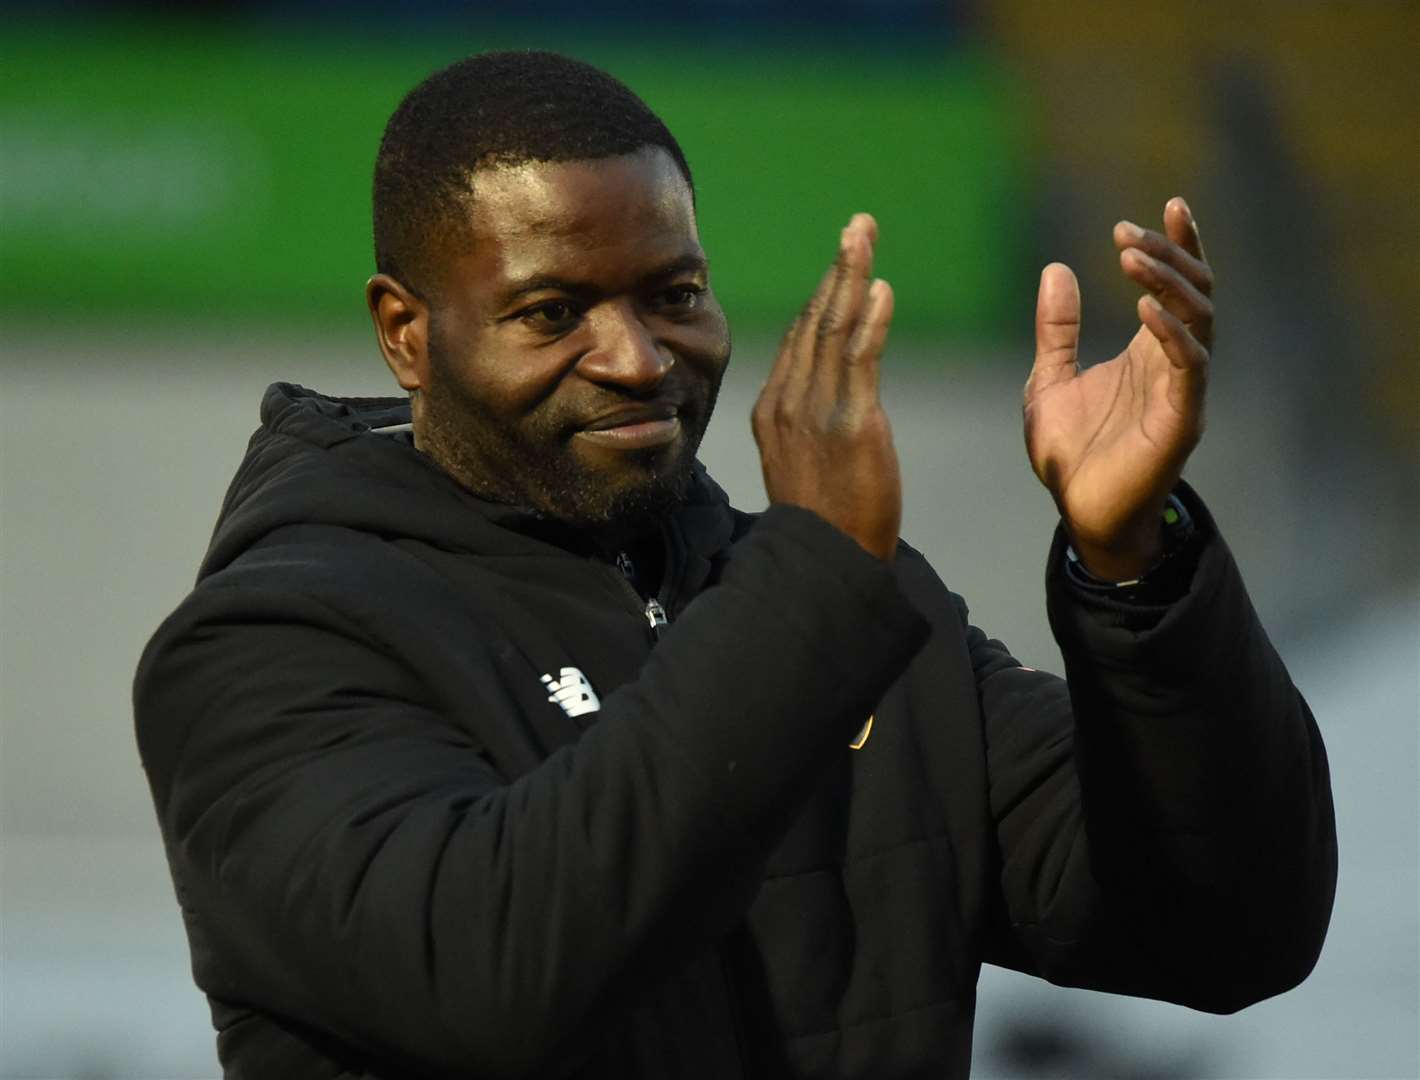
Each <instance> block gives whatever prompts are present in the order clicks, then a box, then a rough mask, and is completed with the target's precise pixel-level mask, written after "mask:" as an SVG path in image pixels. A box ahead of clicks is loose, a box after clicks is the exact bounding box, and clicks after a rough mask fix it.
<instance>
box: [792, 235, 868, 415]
mask: <svg viewBox="0 0 1420 1080" xmlns="http://www.w3.org/2000/svg"><path fill="white" fill-rule="evenodd" d="M856 244H857V230H856V229H855V228H854V223H853V221H850V222H849V223H848V225H847V226H845V227H844V229H843V231H842V232H841V233H840V234H839V237H838V254H837V255H835V256H834V260H833V263H832V265H830V266H829V268H828V269H827V270H826V271H825V272H824V275H823V277H822V279H820V281H819V285H818V288H817V289H816V290H814V294H813V296H812V297H810V298H809V302H808V303H807V304H806V305H804V309H803V311H802V312H800V314H799V318H798V320H797V325H798V329H797V332H796V335H795V340H794V342H793V343H792V347H791V349H790V352H789V355H788V356H787V357H786V359H787V365H786V369H785V377H784V389H785V392H786V393H788V394H791V395H796V400H797V398H798V397H799V396H802V394H803V393H804V391H805V388H806V386H807V385H808V383H809V381H810V379H811V377H812V375H813V368H814V363H815V358H816V355H817V353H818V350H819V338H820V335H821V334H822V333H823V327H824V322H825V319H832V320H837V319H838V318H840V317H841V316H840V309H841V304H842V301H841V300H838V301H837V303H838V304H839V308H835V307H834V304H835V297H837V296H839V295H840V294H841V291H842V289H843V288H844V283H845V281H847V279H848V278H849V276H850V275H851V273H852V263H853V260H854V258H855V255H856V251H855V247H856Z"/></svg>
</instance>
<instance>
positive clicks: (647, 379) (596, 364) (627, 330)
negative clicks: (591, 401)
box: [577, 302, 675, 394]
mask: <svg viewBox="0 0 1420 1080" xmlns="http://www.w3.org/2000/svg"><path fill="white" fill-rule="evenodd" d="M587 322H588V323H589V324H590V329H591V330H592V333H593V342H592V347H591V348H590V349H588V350H587V352H586V353H584V354H583V356H582V358H581V359H580V360H578V361H577V371H578V373H579V374H580V375H581V376H582V377H583V378H586V379H589V380H591V381H592V382H598V383H603V384H608V385H613V386H619V387H622V388H624V389H626V390H629V391H631V392H633V393H638V394H639V393H649V392H650V391H652V390H654V389H655V388H656V387H657V386H659V385H660V382H661V380H662V379H664V378H665V377H666V372H668V371H669V370H670V369H671V365H672V364H674V363H675V355H674V354H673V353H671V352H670V351H669V350H668V349H666V348H664V347H663V346H662V345H661V344H660V343H659V342H657V340H656V338H655V336H654V335H653V334H652V333H651V331H650V328H649V327H647V326H646V324H645V322H643V321H642V319H641V315H640V312H638V311H637V310H636V308H635V306H634V305H633V304H631V303H629V302H620V303H604V304H599V305H598V306H597V307H596V308H595V309H593V310H592V311H591V312H589V313H588V315H587Z"/></svg>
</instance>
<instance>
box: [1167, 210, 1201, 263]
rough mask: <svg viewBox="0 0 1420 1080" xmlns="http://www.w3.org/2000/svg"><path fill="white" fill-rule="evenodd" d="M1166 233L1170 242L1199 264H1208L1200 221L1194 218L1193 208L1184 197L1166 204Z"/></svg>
mask: <svg viewBox="0 0 1420 1080" xmlns="http://www.w3.org/2000/svg"><path fill="white" fill-rule="evenodd" d="M1164 232H1165V233H1167V234H1168V237H1169V239H1170V240H1172V241H1173V242H1174V243H1176V244H1178V245H1179V246H1180V247H1182V248H1183V250H1184V251H1186V252H1188V253H1189V254H1190V255H1192V256H1193V257H1194V258H1195V259H1197V260H1198V261H1199V262H1201V263H1204V264H1206V263H1207V262H1208V256H1207V255H1205V254H1204V253H1203V237H1202V234H1200V233H1199V231H1198V219H1197V218H1195V217H1194V216H1193V208H1192V207H1191V206H1189V205H1188V203H1187V202H1186V201H1185V200H1184V198H1183V196H1182V195H1175V196H1174V197H1173V198H1172V199H1170V200H1169V201H1168V202H1166V203H1164Z"/></svg>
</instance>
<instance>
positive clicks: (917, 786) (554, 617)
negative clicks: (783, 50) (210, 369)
mask: <svg viewBox="0 0 1420 1080" xmlns="http://www.w3.org/2000/svg"><path fill="white" fill-rule="evenodd" d="M262 415H263V427H262V429H261V430H260V431H258V432H257V434H256V435H255V436H254V438H253V440H252V444H251V447H250V451H249V453H248V455H247V458H246V460H245V461H244V462H243V464H242V467H241V469H240V471H239V472H238V474H237V477H236V479H235V480H234V482H233V484H232V488H231V490H230V492H229V494H228V497H227V500H226V503H225V505H224V507H223V511H222V517H221V520H220V523H219V525H218V527H217V531H216V535H215V537H214V539H213V542H212V547H211V551H210V552H209V554H208V557H207V560H206V562H205V563H204V565H203V568H202V573H201V577H200V581H199V584H198V586H197V588H196V589H195V590H194V591H193V593H192V594H191V595H190V596H189V597H188V599H187V600H185V601H184V602H183V604H182V605H181V607H180V608H179V609H178V610H177V612H176V613H174V615H173V616H172V617H171V618H170V619H168V621H167V622H165V623H164V625H163V626H162V628H161V629H160V630H159V631H158V633H157V634H156V636H155V637H154V639H153V641H152V642H151V644H150V645H149V647H148V650H147V652H146V653H145V654H144V657H143V660H142V664H141V666H140V668H139V672H138V679H137V686H136V692H135V697H136V713H137V727H138V739H139V745H140V748H141V751H142V756H143V762H144V765H145V767H146V769H147V773H148V778H149V780H150V782H151V785H152V789H153V795H154V800H155V803H156V807H157V811H158V817H159V820H160V822H161V826H162V831H163V835H164V837H165V839H166V844H167V851H168V857H169V860H170V863H171V867H172V872H173V878H174V882H175V884H176V887H177V894H178V898H179V902H180V905H181V908H182V912H183V916H184V918H185V920H186V924H187V931H188V936H189V939H190V941H191V945H192V954H193V967H194V972H195V976H196V979H197V982H198V984H199V986H201V988H202V989H203V990H204V991H205V992H206V993H207V995H208V997H209V998H210V1000H211V1002H212V1008H213V1016H214V1021H215V1024H216V1026H217V1028H218V1032H219V1034H218V1047H219V1052H220V1054H221V1057H222V1060H223V1063H224V1065H225V1068H226V1071H227V1075H228V1076H231V1077H251V1078H261V1080H268V1078H273V1077H302V1078H317V1077H333V1076H378V1077H382V1078H387V1080H392V1078H395V1077H514V1076H517V1077H522V1076H537V1077H543V1076H547V1077H554V1076H616V1077H656V1078H661V1077H667V1078H670V1077H676V1078H680V1077H686V1078H693V1077H706V1078H711V1077H713V1078H715V1080H725V1078H732V1077H736V1076H763V1077H785V1076H795V1077H798V1076H802V1077H809V1076H812V1077H865V1078H866V1077H872V1078H897V1077H951V1076H965V1075H966V1073H967V1071H968V1067H969V1062H970V1046H971V1025H972V1013H973V1008H974V987H975V983H976V977H977V973H978V969H979V967H980V965H981V963H982V962H983V961H993V962H997V963H1004V964H1008V965H1011V966H1015V967H1020V968H1023V969H1025V970H1031V971H1037V972H1040V973H1041V974H1043V975H1045V976H1046V977H1048V978H1050V979H1052V980H1055V981H1060V982H1066V983H1074V984H1080V985H1088V986H1094V987H1099V988H1104V989H1109V990H1118V991H1122V992H1127V993H1133V994H1144V995H1148V996H1153V997H1160V998H1165V999H1169V1000H1173V1001H1179V1002H1183V1003H1185V1004H1188V1005H1192V1006H1194V1007H1196V1008H1201V1009H1208V1010H1217V1011H1228V1010H1232V1009H1236V1008H1239V1007H1241V1006H1243V1005H1246V1004H1248V1003H1249V1002H1252V1001H1256V1000H1258V999H1259V998H1262V997H1265V996H1267V995H1270V994H1274V993H1277V992H1279V991H1281V990H1283V989H1286V988H1287V987H1289V986H1291V985H1293V984H1294V983H1295V982H1297V981H1298V980H1299V979H1300V978H1302V977H1303V976H1304V975H1305V973H1306V972H1307V971H1308V970H1309V969H1310V967H1311V965H1312V964H1313V962H1314V961H1315V958H1316V956H1317V953H1318V950H1319V949H1320V946H1321V941H1322V937H1323V935H1324V933H1325V927H1326V923H1327V919H1328V914H1329V911H1330V904H1331V896H1332V889H1333V885H1334V875H1335V835H1334V828H1333V823H1332V814H1331V805H1330V794H1329V788H1328V780H1327V770H1326V761H1325V755H1324V752H1323V750H1322V745H1321V741H1320V738H1319V736H1318V734H1317V731H1316V728H1315V726H1314V724H1313V723H1312V720H1311V717H1310V715H1309V713H1308V711H1307V708H1306V706H1305V704H1304V703H1303V702H1302V700H1301V698H1300V697H1299V696H1298V694H1297V692H1296V690H1295V689H1294V688H1293V686H1292V684H1291V682H1290V681H1289V679H1288V676H1287V674H1286V672H1285V670H1284V669H1283V667H1282V664H1281V662H1280V661H1279V660H1278V658H1277V656H1276V655H1275V653H1274V652H1273V650H1272V648H1271V646H1270V645H1269V644H1268V641H1267V639H1266V637H1265V635H1264V634H1263V632H1262V630H1261V628H1260V627H1259V625H1258V623H1257V620H1256V618H1255V616H1254V615H1253V612H1252V610H1251V608H1250V606H1249V603H1248V600H1247V597H1246V594H1245V593H1244V590H1243V586H1242V583H1241V581H1240V580H1239V578H1238V575H1237V571H1236V569H1235V568H1234V565H1233V562H1232V560H1231V558H1230V556H1229V555H1228V552H1227V550H1226V548H1225V547H1224V546H1223V544H1222V542H1221V540H1219V539H1218V538H1217V537H1216V535H1215V534H1214V533H1213V526H1212V523H1211V521H1210V520H1209V519H1208V517H1207V514H1206V512H1205V511H1204V510H1203V508H1202V507H1201V505H1199V504H1197V502H1196V501H1192V502H1191V506H1192V509H1193V511H1194V513H1195V516H1196V517H1197V518H1198V519H1199V523H1200V528H1201V530H1202V533H1203V537H1204V539H1203V542H1202V543H1201V545H1200V550H1199V551H1198V552H1197V566H1196V568H1195V569H1194V571H1193V574H1192V580H1191V585H1190V586H1189V588H1188V590H1187V593H1186V595H1184V596H1183V597H1182V598H1181V599H1179V600H1177V601H1176V602H1175V603H1173V604H1171V605H1169V606H1168V607H1164V608H1139V607H1134V608H1130V607H1126V606H1123V605H1116V604H1110V603H1109V602H1108V601H1101V600H1090V599H1089V598H1088V597H1086V596H1085V595H1084V594H1083V593H1079V594H1077V592H1076V590H1075V587H1074V586H1072V585H1071V584H1070V583H1069V582H1068V581H1067V580H1065V575H1063V574H1062V573H1061V572H1060V570H1059V565H1060V563H1061V554H1060V544H1059V541H1058V540H1057V544H1056V549H1055V551H1054V552H1053V553H1052V563H1051V565H1052V567H1053V568H1054V569H1052V571H1051V572H1050V574H1049V575H1048V578H1049V580H1048V592H1049V605H1050V612H1051V618H1052V623H1053V626H1054V628H1055V632H1056V635H1057V637H1058V638H1059V639H1060V642H1061V647H1062V649H1063V651H1064V654H1065V657H1066V664H1067V668H1068V675H1069V680H1070V681H1069V690H1068V692H1067V689H1066V685H1065V683H1064V682H1062V681H1060V680H1058V679H1056V678H1055V677H1053V676H1050V675H1046V674H1043V673H1039V672H1035V671H1031V670H1029V669H1027V668H1023V667H1021V666H1020V665H1019V664H1017V662H1016V661H1015V660H1013V659H1012V658H1011V657H1010V656H1009V655H1008V654H1007V652H1006V650H1005V649H1004V647H1002V646H1001V645H1000V643H998V642H995V641H991V640H988V639H987V638H986V637H985V636H984V635H983V634H982V633H981V632H980V631H978V630H976V629H975V628H973V627H971V626H969V625H968V623H967V620H966V609H965V606H964V605H963V604H962V602H961V601H960V599H959V598H957V597H955V596H953V595H952V594H951V593H949V592H948V591H947V590H946V589H945V588H944V587H943V586H942V585H941V584H940V582H939V581H938V580H937V578H936V577H935V575H934V574H933V573H932V571H931V569H930V568H929V567H928V566H927V565H926V563H925V562H924V561H923V560H922V559H921V557H920V556H919V555H917V553H916V552H914V551H912V550H911V549H910V548H907V547H905V546H904V547H903V548H901V550H900V552H899V555H898V557H897V559H896V560H895V562H894V563H893V565H892V566H891V567H890V568H889V567H888V566H886V565H885V564H883V563H880V562H878V561H877V560H875V559H873V558H871V557H869V556H868V555H866V554H865V553H864V552H863V551H862V550H861V549H859V548H858V547H857V545H855V544H854V543H853V542H852V541H851V540H849V539H848V538H847V537H845V536H844V535H842V534H841V533H839V532H837V531H836V530H835V529H833V528H832V527H830V526H829V525H827V524H826V523H825V522H823V521H822V520H820V519H819V518H817V517H816V516H814V515H813V514H810V513H808V512H806V511H802V510H798V509H795V508H786V507H781V508H774V509H771V510H769V511H768V512H767V513H765V514H764V515H762V516H761V517H759V518H757V519H751V518H749V517H746V516H745V515H741V514H738V513H736V512H734V511H732V510H731V509H730V508H729V507H728V505H727V504H726V502H725V500H724V496H723V494H722V493H721V492H720V491H719V490H718V489H717V488H716V487H715V486H714V485H713V484H711V483H710V482H709V481H708V479H706V478H704V477H703V476H701V477H700V478H699V479H698V482H697V487H696V490H695V493H694V496H693V498H692V499H691V501H690V502H689V504H688V505H686V506H685V507H684V508H683V509H682V510H681V511H680V512H679V513H678V514H677V516H676V517H675V518H674V520H673V521H672V522H671V523H670V525H669V527H668V528H667V531H666V536H667V545H668V547H667V551H668V566H669V570H668V573H667V575H666V580H665V584H664V586H663V588H662V590H661V594H660V597H659V600H660V603H661V605H662V606H663V607H664V608H665V609H667V611H668V612H669V616H670V622H669V624H668V625H666V626H664V627H661V628H659V629H653V627H652V626H651V625H650V622H649V621H648V619H647V617H646V612H645V607H646V603H645V599H644V598H642V597H639V596H637V595H636V594H635V591H634V590H633V589H632V588H630V586H629V585H628V582H627V581H626V579H625V578H624V577H623V576H622V574H621V572H620V571H619V570H618V569H617V567H616V566H615V565H614V564H613V563H612V562H611V561H609V560H607V559H606V558H604V557H602V556H601V555H599V554H598V553H596V552H593V551H591V550H588V549H586V548H585V547H584V546H583V545H582V542H581V538H579V537H578V536H576V535H574V534H568V533H566V532H565V531H563V530H561V529H559V528H558V527H556V526H553V525H550V524H549V523H547V522H545V521H542V520H539V519H537V518H533V517H531V516H529V515H526V514H523V513H521V512H518V511H514V510H510V509H507V508H496V507H492V506H490V505H488V504H485V503H482V502H480V501H479V500H477V499H474V498H472V497H471V496H469V495H467V494H466V493H464V492H463V491H461V490H460V489H459V488H458V487H457V486H456V485H455V484H453V483H452V482H451V481H450V480H448V479H447V478H446V477H445V476H444V475H443V474H442V473H441V472H439V471H438V470H437V469H436V468H434V467H433V466H432V465H430V464H429V463H428V462H427V461H426V460H425V459H424V458H423V457H422V455H420V454H418V453H417V452H416V451H414V450H413V448H412V447H411V446H410V445H409V443H408V439H407V437H406V436H400V435H397V434H394V435H392V434H389V433H387V432H380V431H375V430H371V429H379V428H383V427H387V426H390V425H397V424H400V423H403V422H407V420H408V409H407V406H406V405H405V404H404V403H402V402H397V401H336V400H332V399H327V398H322V397H319V396H318V395H314V394H312V393H310V392H308V391H305V390H301V389H299V388H296V387H290V386H280V385H278V386H276V387H273V388H272V389H271V390H270V391H269V392H268V394H267V397H266V399H265V401H264V402H263V406H262ZM1189 498H1190V500H1191V496H1189ZM583 679H584V680H585V683H584V682H583ZM596 706H599V707H596ZM870 716H871V717H872V718H873V719H872V724H871V727H870V728H868V729H867V730H866V736H867V737H866V741H862V739H863V735H864V734H865V730H864V729H865V721H867V720H868V718H869V717H870ZM850 742H861V748H859V749H850V746H849V744H850Z"/></svg>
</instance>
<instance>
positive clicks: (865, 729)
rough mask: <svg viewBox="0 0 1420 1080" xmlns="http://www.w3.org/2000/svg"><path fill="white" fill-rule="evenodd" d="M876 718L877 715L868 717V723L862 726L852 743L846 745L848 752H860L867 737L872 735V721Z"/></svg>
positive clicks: (872, 714) (871, 714)
mask: <svg viewBox="0 0 1420 1080" xmlns="http://www.w3.org/2000/svg"><path fill="white" fill-rule="evenodd" d="M876 718H877V713H870V714H869V715H868V722H867V723H866V724H864V725H863V726H862V728H861V729H860V730H859V732H858V734H857V735H856V736H855V737H854V739H853V741H852V742H851V743H849V744H848V749H849V750H861V749H863V747H864V745H865V744H866V743H867V741H868V736H869V735H871V734H872V733H873V721H874V720H875V719H876Z"/></svg>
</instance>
